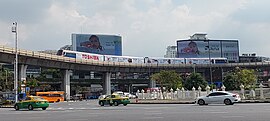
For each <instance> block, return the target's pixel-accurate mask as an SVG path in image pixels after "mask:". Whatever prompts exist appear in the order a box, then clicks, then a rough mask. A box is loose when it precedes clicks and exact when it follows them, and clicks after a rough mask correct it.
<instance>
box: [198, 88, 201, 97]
mask: <svg viewBox="0 0 270 121" xmlns="http://www.w3.org/2000/svg"><path fill="white" fill-rule="evenodd" d="M201 95H202V88H201V87H200V86H199V87H198V97H200V96H201Z"/></svg>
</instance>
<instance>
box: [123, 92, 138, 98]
mask: <svg viewBox="0 0 270 121" xmlns="http://www.w3.org/2000/svg"><path fill="white" fill-rule="evenodd" d="M124 96H125V97H128V98H129V99H135V98H136V97H137V96H136V95H133V94H130V93H128V92H124Z"/></svg>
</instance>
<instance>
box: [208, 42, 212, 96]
mask: <svg viewBox="0 0 270 121" xmlns="http://www.w3.org/2000/svg"><path fill="white" fill-rule="evenodd" d="M206 47H207V48H208V57H209V73H210V82H211V88H212V91H213V79H212V63H211V62H212V61H211V56H210V44H209V40H207V46H206Z"/></svg>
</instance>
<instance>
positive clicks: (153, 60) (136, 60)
mask: <svg viewBox="0 0 270 121" xmlns="http://www.w3.org/2000/svg"><path fill="white" fill-rule="evenodd" d="M57 55H59V56H64V57H70V58H77V59H87V60H96V61H108V62H126V63H136V64H141V63H152V64H209V63H210V61H209V58H161V57H132V56H116V55H100V54H93V53H86V52H78V51H70V50H59V51H58V52H57ZM227 62H228V61H227V58H211V63H213V64H219V63H227Z"/></svg>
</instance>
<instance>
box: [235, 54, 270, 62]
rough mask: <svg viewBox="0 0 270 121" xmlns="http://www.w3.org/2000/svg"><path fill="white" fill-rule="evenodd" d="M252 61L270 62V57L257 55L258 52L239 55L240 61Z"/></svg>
mask: <svg viewBox="0 0 270 121" xmlns="http://www.w3.org/2000/svg"><path fill="white" fill-rule="evenodd" d="M251 62H270V58H269V57H262V56H257V55H256V53H252V54H242V56H239V63H251Z"/></svg>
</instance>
